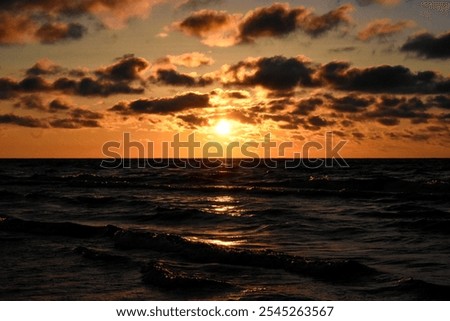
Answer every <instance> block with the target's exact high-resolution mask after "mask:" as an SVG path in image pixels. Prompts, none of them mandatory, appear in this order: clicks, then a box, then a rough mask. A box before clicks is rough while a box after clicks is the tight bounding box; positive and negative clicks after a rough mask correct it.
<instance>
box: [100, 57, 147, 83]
mask: <svg viewBox="0 0 450 321" xmlns="http://www.w3.org/2000/svg"><path fill="white" fill-rule="evenodd" d="M149 66H150V63H149V62H148V61H147V60H145V59H144V58H139V57H135V56H134V55H132V54H129V55H125V56H123V57H121V58H118V59H117V62H116V63H114V64H112V65H110V66H108V67H106V68H100V69H98V70H96V71H95V73H96V74H97V75H98V76H99V77H100V78H104V79H110V80H113V81H132V80H139V79H141V73H142V72H143V71H145V70H146V69H147V68H148V67H149Z"/></svg>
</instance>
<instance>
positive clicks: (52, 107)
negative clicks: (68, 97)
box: [48, 99, 72, 113]
mask: <svg viewBox="0 0 450 321" xmlns="http://www.w3.org/2000/svg"><path fill="white" fill-rule="evenodd" d="M71 108H72V106H71V105H69V104H68V103H66V102H65V101H63V100H61V99H53V100H52V101H51V102H50V104H49V105H48V110H49V111H50V112H52V113H56V112H59V111H65V110H69V109H71Z"/></svg>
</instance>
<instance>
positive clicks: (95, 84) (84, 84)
mask: <svg viewBox="0 0 450 321" xmlns="http://www.w3.org/2000/svg"><path fill="white" fill-rule="evenodd" d="M52 89H53V90H57V91H60V92H63V93H65V94H68V95H77V96H103V97H107V96H110V95H116V94H142V93H143V92H144V88H142V87H132V86H131V85H130V84H129V83H128V82H114V81H106V80H98V79H93V78H91V77H85V78H82V79H81V80H74V79H69V78H66V77H63V78H59V79H57V80H55V82H54V83H53V85H52Z"/></svg>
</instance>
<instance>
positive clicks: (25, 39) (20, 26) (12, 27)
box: [0, 0, 164, 45]
mask: <svg viewBox="0 0 450 321" xmlns="http://www.w3.org/2000/svg"><path fill="white" fill-rule="evenodd" d="M161 2H164V0H123V1H117V0H113V1H110V0H83V1H70V0H60V1H56V0H43V1H23V0H8V1H3V2H2V5H1V7H0V45H14V44H24V43H30V42H41V43H44V44H53V43H57V42H60V41H63V40H76V39H80V38H82V37H83V36H84V35H85V34H86V31H87V27H86V26H85V25H83V24H81V22H83V23H86V21H88V20H93V21H94V23H96V24H97V25H99V24H100V25H102V26H103V27H106V28H118V27H121V26H123V25H124V24H125V23H127V22H128V20H129V19H130V18H134V17H138V18H144V17H146V16H147V15H148V13H149V12H150V10H151V8H152V7H153V6H154V5H156V4H158V3H161ZM86 18H88V19H86Z"/></svg>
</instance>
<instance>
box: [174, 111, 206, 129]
mask: <svg viewBox="0 0 450 321" xmlns="http://www.w3.org/2000/svg"><path fill="white" fill-rule="evenodd" d="M178 118H179V119H181V120H182V121H183V122H185V123H186V124H188V126H189V128H191V129H195V128H198V127H201V126H205V125H207V124H208V119H207V118H205V117H200V116H196V115H194V114H187V115H179V116H178Z"/></svg>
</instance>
